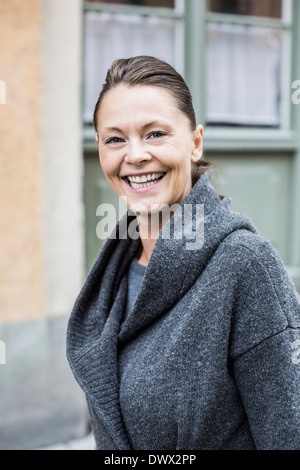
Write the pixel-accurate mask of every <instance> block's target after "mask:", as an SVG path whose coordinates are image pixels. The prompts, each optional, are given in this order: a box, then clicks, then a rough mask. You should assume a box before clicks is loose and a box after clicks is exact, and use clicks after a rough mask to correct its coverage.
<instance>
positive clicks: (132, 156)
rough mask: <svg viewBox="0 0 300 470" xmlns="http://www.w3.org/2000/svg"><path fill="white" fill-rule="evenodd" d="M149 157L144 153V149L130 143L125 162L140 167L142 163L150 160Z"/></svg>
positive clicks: (140, 145) (139, 145)
mask: <svg viewBox="0 0 300 470" xmlns="http://www.w3.org/2000/svg"><path fill="white" fill-rule="evenodd" d="M151 158H152V157H151V155H150V154H149V153H148V152H147V151H146V149H145V147H144V146H143V145H142V144H139V143H131V144H130V145H129V146H128V147H127V153H126V155H125V162H126V163H131V164H133V165H141V164H142V163H143V162H145V161H148V160H151Z"/></svg>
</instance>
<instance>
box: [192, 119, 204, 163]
mask: <svg viewBox="0 0 300 470" xmlns="http://www.w3.org/2000/svg"><path fill="white" fill-rule="evenodd" d="M202 154H203V126H202V125H201V124H200V125H199V126H198V127H197V129H196V130H195V131H194V139H193V151H192V162H193V163H196V162H198V161H199V160H200V159H201V157H202Z"/></svg>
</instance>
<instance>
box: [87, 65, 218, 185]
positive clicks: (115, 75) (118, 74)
mask: <svg viewBox="0 0 300 470" xmlns="http://www.w3.org/2000/svg"><path fill="white" fill-rule="evenodd" d="M119 84H126V85H128V86H136V85H147V86H157V87H160V88H165V89H166V90H167V91H168V92H169V93H170V94H171V95H172V96H173V98H174V99H175V102H176V104H177V106H178V109H180V111H181V112H183V113H184V114H185V115H186V116H187V117H188V119H189V121H190V123H191V128H192V130H195V129H196V117H195V111H194V107H193V103H192V96H191V93H190V90H189V88H188V86H187V84H186V83H185V81H184V79H183V78H182V76H181V75H180V74H179V73H178V72H177V71H176V70H175V69H174V68H173V67H172V66H171V65H169V64H168V63H167V62H164V61H163V60H160V59H157V58H155V57H151V56H136V57H131V58H129V59H117V60H115V61H114V62H113V64H112V66H111V67H110V69H109V70H108V72H107V75H106V79H105V83H104V85H103V87H102V91H101V93H100V95H99V98H98V101H97V103H96V106H95V110H94V119H93V122H94V128H95V130H96V132H97V133H98V129H97V117H98V111H99V108H100V106H101V102H102V100H103V98H104V96H105V95H106V93H108V91H110V90H111V89H112V88H114V87H116V86H117V85H119ZM212 167H213V165H212V164H211V163H209V162H207V161H205V160H203V159H200V160H199V161H198V162H196V163H193V164H192V184H193V185H194V184H195V182H196V181H197V180H198V179H199V178H200V176H201V175H202V174H203V173H204V172H205V171H206V170H208V169H209V168H212Z"/></svg>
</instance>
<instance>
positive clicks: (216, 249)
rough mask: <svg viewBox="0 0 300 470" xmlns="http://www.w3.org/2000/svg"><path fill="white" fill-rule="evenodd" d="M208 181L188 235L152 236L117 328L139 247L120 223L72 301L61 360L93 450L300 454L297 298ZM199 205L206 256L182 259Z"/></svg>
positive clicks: (191, 199)
mask: <svg viewBox="0 0 300 470" xmlns="http://www.w3.org/2000/svg"><path fill="white" fill-rule="evenodd" d="M209 178H210V177H209V173H206V174H205V175H204V176H202V177H201V178H200V180H199V181H198V182H197V183H196V185H195V186H194V188H193V189H192V191H191V193H190V194H189V195H188V196H187V198H186V199H185V201H184V202H183V204H182V208H184V206H185V205H187V204H188V205H190V207H191V206H192V207H193V208H194V209H195V210H194V217H193V219H191V220H190V224H191V226H190V227H185V228H186V229H187V230H186V231H185V234H189V235H186V236H185V235H184V234H183V236H181V237H179V236H176V235H175V234H176V230H174V225H175V223H174V220H175V216H173V217H172V218H171V219H170V221H169V222H168V223H167V226H165V227H167V228H168V230H169V229H170V235H171V236H170V238H169V239H168V238H167V237H164V235H163V232H162V233H161V234H160V237H159V238H158V240H157V242H156V245H155V248H154V251H153V253H152V256H151V259H150V262H149V265H148V266H147V269H146V272H145V276H144V279H143V282H142V285H141V288H140V291H139V293H138V295H137V299H136V301H135V304H134V307H133V310H132V311H131V313H130V315H129V316H128V317H127V318H126V320H125V321H124V322H123V321H122V315H123V311H124V307H125V304H126V295H127V271H128V266H129V264H130V262H131V260H132V259H133V258H134V257H135V254H136V252H137V250H138V248H139V246H140V240H139V238H138V237H132V233H131V236H129V235H127V228H128V227H131V228H130V230H131V232H132V224H134V221H135V220H136V219H135V218H134V216H132V215H130V214H129V213H128V214H126V215H125V216H124V218H123V219H122V220H121V222H120V223H119V224H118V225H117V227H116V230H115V231H114V233H113V234H112V236H111V237H110V238H109V239H108V240H107V242H106V244H105V246H104V248H103V249H102V250H101V253H100V255H99V257H98V259H97V260H96V262H95V264H94V266H93V268H92V270H91V272H90V273H89V275H88V277H87V280H86V282H85V284H84V286H83V288H82V290H81V292H80V294H79V296H78V298H77V301H76V303H75V306H74V309H73V312H72V314H71V317H70V320H69V325H68V331H67V357H68V360H69V363H70V367H71V369H72V371H73V374H74V376H75V378H76V380H77V381H78V383H79V385H80V386H81V387H82V389H83V390H84V392H85V394H86V398H87V403H88V406H89V411H90V417H91V423H92V427H93V431H94V435H95V439H96V444H97V449H105V450H117V449H121V450H122V449H123V450H140V449H143V450H155V449H157V450H180V449H182V450H196V449H235V450H239V449H245V450H246V449H300V346H299V345H300V304H299V297H298V294H297V292H296V290H295V287H294V285H293V283H292V281H291V280H290V278H289V276H288V274H287V272H286V270H285V268H284V266H283V263H282V261H281V260H280V258H279V257H278V255H277V254H276V252H275V251H274V249H273V248H272V247H271V246H270V244H269V243H268V242H267V241H265V240H263V239H262V238H261V237H260V236H259V235H258V234H257V232H256V230H255V228H254V227H253V225H252V223H251V222H250V221H249V220H248V218H246V217H245V216H243V215H241V214H237V213H233V212H231V211H230V209H229V202H230V201H229V200H228V199H224V200H220V198H219V197H218V195H217V193H216V192H215V190H214V189H213V188H212V186H211V185H210V181H209ZM201 204H203V207H204V225H203V224H202V225H201V227H202V229H203V227H204V237H203V243H202V245H203V246H201V247H198V249H196V250H193V249H187V242H188V241H189V242H190V241H191V240H190V238H189V237H190V236H191V233H193V231H194V230H197V227H199V225H198V226H197V224H196V222H195V218H196V215H195V214H196V208H197V207H201V206H199V205H201ZM179 210H180V209H179ZM199 213H200V212H199ZM175 214H176V213H175ZM198 216H199V214H198ZM182 220H184V218H182ZM184 223H185V224H187V221H186V220H184ZM164 230H165V229H164ZM135 233H137V232H135ZM124 234H125V235H124ZM186 237H188V239H187V238H186ZM133 238H135V239H133Z"/></svg>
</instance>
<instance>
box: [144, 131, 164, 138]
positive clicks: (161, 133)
mask: <svg viewBox="0 0 300 470" xmlns="http://www.w3.org/2000/svg"><path fill="white" fill-rule="evenodd" d="M166 135H167V133H166V132H164V131H154V132H151V133H150V134H149V136H148V138H149V139H159V138H160V137H165V136H166Z"/></svg>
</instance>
